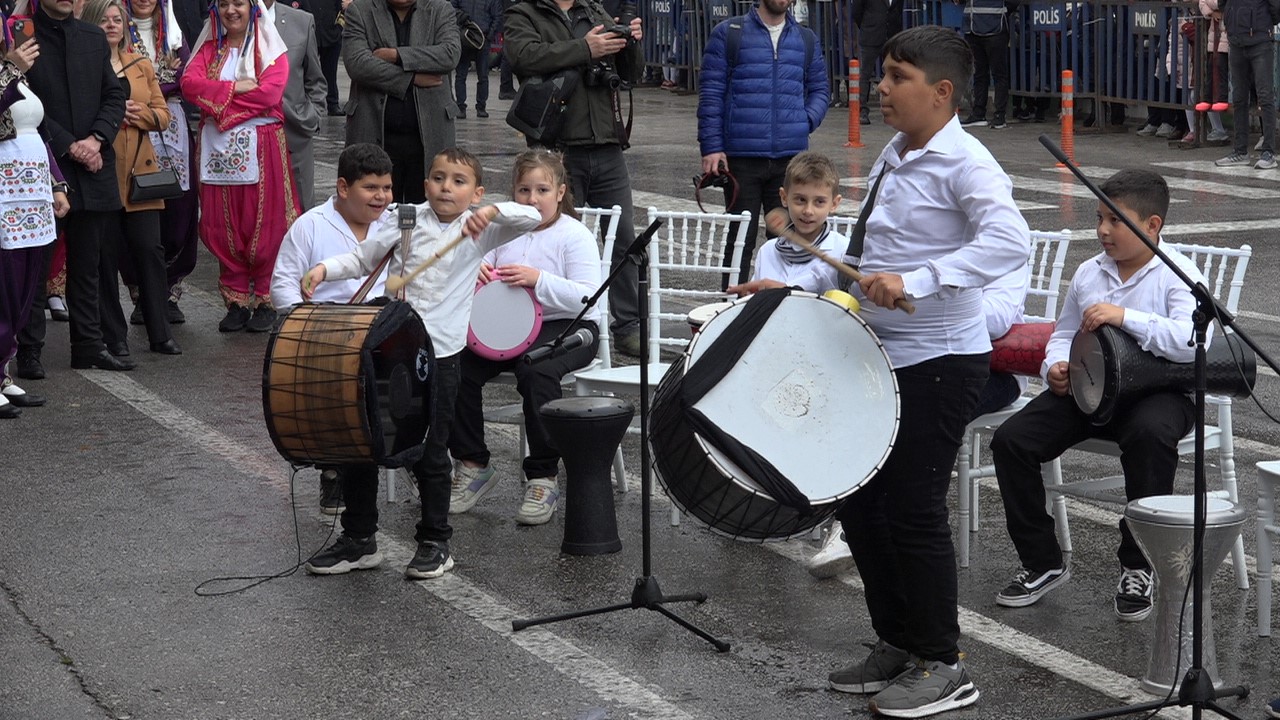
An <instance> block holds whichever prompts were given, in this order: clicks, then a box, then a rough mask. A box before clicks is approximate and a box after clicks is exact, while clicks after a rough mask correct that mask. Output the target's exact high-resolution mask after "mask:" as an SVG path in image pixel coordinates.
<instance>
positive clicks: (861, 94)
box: [858, 45, 884, 117]
mask: <svg viewBox="0 0 1280 720" xmlns="http://www.w3.org/2000/svg"><path fill="white" fill-rule="evenodd" d="M883 48H884V46H883V45H863V46H862V53H861V55H860V57H859V58H858V63H859V67H858V101H859V102H861V103H862V115H863V116H864V117H865V116H866V114H867V103H869V102H871V82H872V80H874V79H875V75H876V65H877V64H878V63H879V62H880V51H881V50H882V49H883Z"/></svg>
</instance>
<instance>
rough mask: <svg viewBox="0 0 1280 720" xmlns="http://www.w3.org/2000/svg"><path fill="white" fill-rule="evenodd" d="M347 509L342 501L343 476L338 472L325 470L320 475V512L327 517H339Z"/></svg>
mask: <svg viewBox="0 0 1280 720" xmlns="http://www.w3.org/2000/svg"><path fill="white" fill-rule="evenodd" d="M346 509H347V504H346V503H345V502H343V501H342V476H340V475H339V474H338V471H337V470H324V471H322V472H321V473H320V512H322V513H324V514H325V515H339V514H341V513H342V511H343V510H346Z"/></svg>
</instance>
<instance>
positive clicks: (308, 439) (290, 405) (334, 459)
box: [262, 302, 434, 467]
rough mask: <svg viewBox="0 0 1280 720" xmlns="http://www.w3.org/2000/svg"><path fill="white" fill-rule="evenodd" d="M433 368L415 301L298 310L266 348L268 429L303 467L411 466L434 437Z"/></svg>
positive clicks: (286, 456) (289, 313) (314, 306)
mask: <svg viewBox="0 0 1280 720" xmlns="http://www.w3.org/2000/svg"><path fill="white" fill-rule="evenodd" d="M433 366H434V357H433V355H432V350H431V341H430V339H429V338H428V336H427V331H426V328H425V327H423V324H422V319H421V318H420V317H419V316H418V314H417V313H416V312H414V311H413V309H412V308H411V307H409V305H408V304H407V303H403V302H391V303H389V304H386V305H382V306H375V305H340V304H302V305H296V306H294V307H293V308H291V309H289V310H288V311H287V312H286V313H285V314H284V315H283V316H282V317H281V318H280V320H279V321H277V323H276V326H275V328H274V329H273V330H272V332H271V337H270V339H269V340H268V342H267V352H266V358H265V359H264V362H263V371H262V407H263V414H264V416H265V418H266V423H267V431H268V433H269V434H270V436H271V440H272V442H273V443H275V446H276V450H277V451H279V452H280V455H281V456H282V457H283V458H284V459H285V460H288V461H289V462H290V463H292V464H294V465H303V466H305V465H321V466H334V465H343V464H353V463H377V464H379V465H383V466H386V467H400V466H403V465H408V464H411V463H412V462H414V461H416V460H417V458H418V457H420V456H421V445H422V440H423V438H424V437H425V436H426V431H427V425H428V422H429V417H428V411H427V408H428V407H429V399H430V387H431V385H430V381H431V374H432V373H433V372H434V367H433Z"/></svg>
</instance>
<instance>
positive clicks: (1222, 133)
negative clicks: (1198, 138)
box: [1205, 130, 1231, 143]
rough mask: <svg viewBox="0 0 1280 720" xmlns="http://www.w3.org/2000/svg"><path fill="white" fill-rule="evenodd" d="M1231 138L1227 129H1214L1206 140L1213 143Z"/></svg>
mask: <svg viewBox="0 0 1280 720" xmlns="http://www.w3.org/2000/svg"><path fill="white" fill-rule="evenodd" d="M1230 139H1231V135H1230V134H1228V133H1227V131H1226V130H1213V131H1211V132H1210V133H1209V135H1208V137H1206V138H1205V141H1207V142H1211V143H1224V142H1226V141H1228V140H1230Z"/></svg>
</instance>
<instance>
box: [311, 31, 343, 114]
mask: <svg viewBox="0 0 1280 720" xmlns="http://www.w3.org/2000/svg"><path fill="white" fill-rule="evenodd" d="M317 50H318V51H319V53H320V72H321V73H323V74H324V81H325V85H326V86H327V87H328V89H327V90H326V91H325V104H326V105H328V107H329V108H331V109H332V108H336V107H338V106H339V103H338V63H339V61H341V60H342V40H338V42H336V43H334V44H332V45H321V46H320V47H319V48H317Z"/></svg>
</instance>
